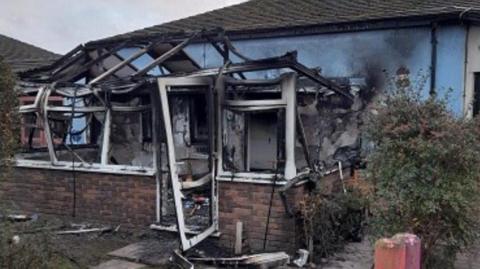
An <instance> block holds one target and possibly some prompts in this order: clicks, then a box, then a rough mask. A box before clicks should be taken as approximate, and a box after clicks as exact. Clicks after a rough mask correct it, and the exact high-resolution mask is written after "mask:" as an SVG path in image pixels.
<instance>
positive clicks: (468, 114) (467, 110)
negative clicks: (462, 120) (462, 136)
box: [463, 24, 475, 118]
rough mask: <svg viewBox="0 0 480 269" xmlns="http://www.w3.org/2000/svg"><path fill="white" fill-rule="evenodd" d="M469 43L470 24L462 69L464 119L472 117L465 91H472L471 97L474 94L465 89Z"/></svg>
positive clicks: (470, 101)
mask: <svg viewBox="0 0 480 269" xmlns="http://www.w3.org/2000/svg"><path fill="white" fill-rule="evenodd" d="M469 43H470V24H467V31H466V37H465V52H464V53H465V65H464V67H463V115H464V116H465V117H466V118H472V117H473V109H472V104H473V101H472V100H467V91H472V95H471V96H472V97H473V98H474V97H475V93H474V92H473V91H474V90H473V89H467V81H468V76H469V74H468V54H469V50H468V45H469Z"/></svg>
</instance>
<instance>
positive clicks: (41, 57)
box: [0, 34, 60, 72]
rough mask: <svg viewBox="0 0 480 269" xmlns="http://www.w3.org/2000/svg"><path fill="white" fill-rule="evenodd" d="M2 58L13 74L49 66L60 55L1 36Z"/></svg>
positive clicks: (0, 52)
mask: <svg viewBox="0 0 480 269" xmlns="http://www.w3.org/2000/svg"><path fill="white" fill-rule="evenodd" d="M0 57H1V58H3V60H4V61H5V62H6V63H7V64H9V65H10V67H11V68H12V70H13V72H21V71H26V70H28V69H32V68H36V67H39V66H42V65H48V64H50V63H52V62H53V61H55V60H56V59H58V58H59V57H60V55H58V54H55V53H53V52H50V51H47V50H44V49H42V48H39V47H36V46H33V45H30V44H27V43H25V42H22V41H19V40H16V39H13V38H11V37H8V36H4V35H1V34H0Z"/></svg>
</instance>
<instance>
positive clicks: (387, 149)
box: [366, 87, 480, 268]
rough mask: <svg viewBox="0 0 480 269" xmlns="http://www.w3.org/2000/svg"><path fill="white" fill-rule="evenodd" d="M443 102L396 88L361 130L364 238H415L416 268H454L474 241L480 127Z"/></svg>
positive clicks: (476, 236)
mask: <svg viewBox="0 0 480 269" xmlns="http://www.w3.org/2000/svg"><path fill="white" fill-rule="evenodd" d="M446 102H447V99H439V98H436V97H430V98H427V99H426V98H422V97H421V96H420V93H419V92H418V91H414V90H411V89H410V88H402V87H399V88H397V89H395V90H393V91H391V93H389V94H388V96H386V97H385V100H384V101H383V104H382V105H381V106H379V107H378V110H377V112H376V113H374V114H372V116H371V117H370V118H369V119H368V123H367V125H366V126H367V127H366V133H367V137H368V139H369V140H370V142H371V143H372V144H373V145H374V146H373V151H372V152H371V154H369V156H368V173H367V177H368V179H369V180H370V181H371V183H372V184H373V186H374V188H375V191H374V194H373V199H372V204H371V210H372V214H373V217H372V222H371V223H370V225H369V226H371V232H372V234H373V235H374V236H375V238H379V237H389V236H392V235H393V234H395V233H398V232H410V233H414V234H416V235H418V236H419V237H420V238H421V240H422V250H423V252H422V260H423V265H424V267H423V268H453V263H454V261H455V256H456V255H455V254H456V253H458V252H459V251H462V250H464V249H465V248H467V247H468V246H470V245H471V244H472V243H473V242H474V241H475V240H476V239H477V238H478V235H479V229H478V222H477V219H478V217H479V215H478V206H479V204H478V197H479V192H478V191H479V186H478V182H479V181H478V179H479V175H480V166H479V165H478V164H479V162H480V125H479V122H478V121H477V120H464V119H461V118H457V117H455V116H454V115H452V113H451V112H449V111H448V109H447V106H446ZM439 264H441V266H440V267H439Z"/></svg>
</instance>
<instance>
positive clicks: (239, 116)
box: [219, 74, 296, 179]
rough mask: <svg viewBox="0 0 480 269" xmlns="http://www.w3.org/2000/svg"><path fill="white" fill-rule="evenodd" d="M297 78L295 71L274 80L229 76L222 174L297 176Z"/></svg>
mask: <svg viewBox="0 0 480 269" xmlns="http://www.w3.org/2000/svg"><path fill="white" fill-rule="evenodd" d="M294 80H295V77H294V76H292V75H291V74H286V75H283V76H281V77H280V78H278V79H274V80H250V81H249V80H234V79H232V78H227V79H225V83H224V84H225V85H224V91H223V92H222V93H221V94H219V96H220V97H219V102H220V103H223V104H224V105H223V106H222V112H221V113H220V114H221V118H222V119H221V123H220V126H221V130H220V131H221V132H222V136H221V150H222V162H221V167H219V174H220V175H222V176H227V177H228V176H230V177H235V176H236V175H238V176H243V175H244V173H253V174H256V175H257V176H252V175H250V176H249V177H250V178H255V177H257V178H259V179H262V178H263V179H265V176H267V177H268V176H270V177H272V176H277V175H283V176H286V177H293V176H295V175H296V168H295V160H294V144H295V141H294V139H295V133H294V132H295V125H294V124H295V105H296V104H295V102H296V101H295V88H294V86H295V84H294ZM220 98H223V100H222V99H220ZM262 174H263V176H262Z"/></svg>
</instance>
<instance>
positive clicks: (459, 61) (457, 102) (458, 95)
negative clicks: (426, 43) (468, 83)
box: [436, 26, 467, 116]
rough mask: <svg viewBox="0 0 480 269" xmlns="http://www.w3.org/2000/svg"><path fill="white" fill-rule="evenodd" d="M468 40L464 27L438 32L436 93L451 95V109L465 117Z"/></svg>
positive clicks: (445, 28) (449, 99)
mask: <svg viewBox="0 0 480 269" xmlns="http://www.w3.org/2000/svg"><path fill="white" fill-rule="evenodd" d="M466 38H467V30H466V28H465V27H464V26H447V27H441V28H439V29H438V30H437V40H438V44H437V75H436V91H437V93H438V94H439V96H441V97H442V96H444V95H445V94H447V93H448V94H449V98H448V101H449V107H450V109H451V110H452V111H453V112H454V113H455V114H456V115H457V116H461V115H463V96H464V81H465V75H464V74H465V42H466Z"/></svg>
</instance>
